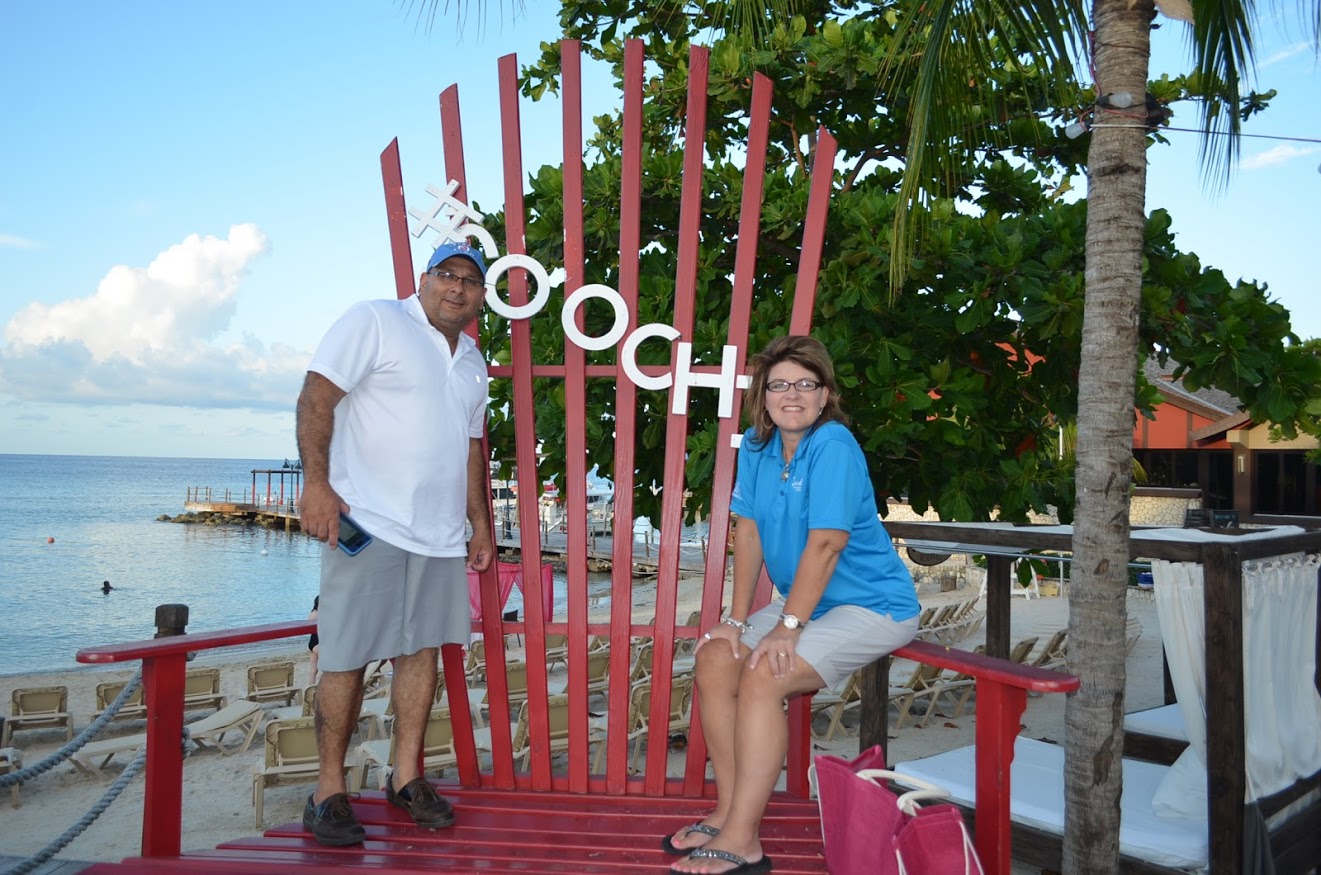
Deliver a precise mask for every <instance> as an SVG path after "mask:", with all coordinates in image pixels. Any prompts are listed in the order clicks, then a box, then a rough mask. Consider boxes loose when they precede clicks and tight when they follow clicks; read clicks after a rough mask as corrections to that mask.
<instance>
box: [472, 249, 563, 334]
mask: <svg viewBox="0 0 1321 875" xmlns="http://www.w3.org/2000/svg"><path fill="white" fill-rule="evenodd" d="M514 268H522V269H523V270H526V271H527V272H528V273H530V274H532V278H533V279H534V280H536V281H537V293H536V294H535V295H533V296H532V300H530V301H528V302H527V303H526V304H523V305H522V306H519V307H515V306H513V305H512V304H506V303H505V302H504V301H502V300H500V296H499V295H498V294H496V291H495V284H496V281H497V280H499V279H500V277H501V275H502V274H506V273H508V272H509V271H510V270H511V269H514ZM548 300H550V276H549V275H548V274H547V273H546V268H544V267H542V266H541V262H539V261H537V260H536V259H535V258H533V257H532V256H530V255H520V254H518V253H510V254H509V255H502V256H500V257H499V258H497V259H496V260H495V262H494V263H493V264H492V265H491V266H490V268H489V269H488V270H487V271H486V304H487V306H489V307H490V308H491V309H492V310H494V311H495V312H497V313H499V314H500V315H501V316H503V317H505V318H506V319H531V318H532V317H533V316H535V315H536V314H537V313H539V312H541V308H542V307H544V306H546V301H548Z"/></svg>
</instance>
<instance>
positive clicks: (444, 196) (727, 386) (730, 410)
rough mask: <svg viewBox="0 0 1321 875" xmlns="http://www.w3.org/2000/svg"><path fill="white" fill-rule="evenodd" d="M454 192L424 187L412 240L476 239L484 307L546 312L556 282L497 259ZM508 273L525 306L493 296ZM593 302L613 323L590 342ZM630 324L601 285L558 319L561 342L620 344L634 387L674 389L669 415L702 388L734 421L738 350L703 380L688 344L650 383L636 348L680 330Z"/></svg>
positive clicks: (538, 268)
mask: <svg viewBox="0 0 1321 875" xmlns="http://www.w3.org/2000/svg"><path fill="white" fill-rule="evenodd" d="M458 187H459V183H458V182H457V181H455V180H451V181H450V183H449V185H447V186H446V187H445V190H444V191H442V190H441V189H439V188H437V187H435V186H433V185H428V186H427V194H429V195H431V196H432V197H433V198H435V199H436V203H435V205H434V206H433V208H432V210H431V212H429V213H428V212H423V211H421V210H417V211H415V210H411V209H410V210H409V211H408V215H410V216H412V217H413V218H415V219H417V220H418V222H419V224H417V225H414V226H413V228H412V229H411V230H412V234H413V236H414V237H421V236H422V234H424V233H425V232H426V230H427V229H428V228H430V229H432V230H434V231H436V232H437V236H436V238H435V241H434V243H433V244H432V248H433V249H434V248H435V247H437V246H439V245H440V244H441V243H444V242H446V241H447V240H455V241H462V240H467V239H469V238H472V239H475V240H476V241H477V242H478V243H479V244H480V245H481V248H482V252H483V253H484V254H485V255H486V259H487V261H488V262H490V264H489V266H488V267H487V269H486V304H487V306H489V307H490V308H491V309H492V310H494V311H495V312H496V313H498V314H500V315H501V316H503V317H505V318H506V319H510V320H514V319H531V318H532V317H533V316H535V315H536V314H538V313H540V312H541V311H542V309H543V308H544V307H545V306H546V302H547V301H549V300H550V290H551V287H552V286H553V285H559V281H558V280H557V281H555V282H552V281H551V275H550V274H549V273H548V272H547V271H546V268H545V267H544V266H542V264H541V262H539V261H537V260H536V259H535V258H533V257H532V256H530V255H520V254H517V253H510V254H507V255H500V254H499V250H498V248H497V247H496V243H495V238H494V237H492V236H491V233H490V232H489V231H487V230H486V229H485V228H483V227H482V226H481V224H479V223H480V222H481V220H482V219H483V218H484V217H483V216H482V214H481V213H479V212H477V211H476V210H474V209H472V208H471V207H469V206H468V205H467V204H465V203H463V202H462V201H459V200H457V199H456V198H455V197H454V192H455V191H457V190H458ZM460 223H463V224H460ZM511 270H524V271H527V273H528V274H530V275H531V277H532V280H533V283H534V284H535V286H536V290H535V292H534V293H533V295H532V297H531V298H530V299H529V300H528V302H527V303H526V304H522V305H519V306H514V305H513V304H510V303H508V302H506V301H504V300H503V299H501V297H500V295H499V294H498V293H497V292H496V288H495V284H496V283H497V282H498V281H499V279H500V277H502V276H504V275H505V274H506V273H508V272H509V271H511ZM592 298H599V299H601V300H603V301H606V302H608V303H609V304H610V306H611V308H612V309H613V310H614V316H615V318H614V321H613V322H612V323H611V325H610V330H608V331H607V332H606V333H605V334H602V335H601V336H600V337H591V336H589V335H587V334H585V333H584V332H582V331H581V330H579V328H578V323H577V315H578V309H579V308H580V307H582V306H583V304H584V303H586V302H587V301H588V300H590V299H592ZM628 321H629V313H628V303H627V302H626V301H625V300H624V296H623V295H621V294H619V292H618V291H616V290H615V289H612V288H610V287H609V286H607V285H603V284H601V283H591V284H589V285H585V286H583V287H581V288H579V289H576V290H574V291H573V293H572V294H570V295H569V296H568V297H567V298H565V300H564V310H563V311H562V312H561V313H560V326H561V328H563V329H564V336H565V337H566V338H567V339H568V340H570V341H571V342H572V343H573V344H574V345H575V346H578V347H581V348H582V349H587V350H597V351H599V350H603V349H609V348H610V347H612V346H616V345H618V344H619V342H620V341H621V340H622V341H623V345H622V346H621V347H620V350H619V355H620V364H621V365H622V366H623V368H624V373H625V374H626V375H627V376H628V378H629V379H630V380H632V381H633V383H634V385H636V386H638V387H639V388H642V389H653V390H663V389H668V388H670V387H671V386H673V387H674V393H673V398H674V400H673V402H672V404H671V407H670V412H671V413H677V414H682V413H683V412H684V411H685V410H686V409H687V408H688V390H689V389H691V388H694V387H701V388H707V389H717V390H719V392H720V399H719V402H718V404H717V415H719V416H720V417H721V418H722V419H723V418H727V417H730V416H733V415H734V391H735V390H736V389H746V388H747V387H748V384H749V378H748V377H747V375H745V374H736V373H735V369H736V368H737V366H738V347H736V346H729V345H725V346H724V347H722V348H721V358H720V370H719V371H718V372H717V373H713V374H703V373H694V372H693V369H692V367H693V345H692V344H691V343H687V342H684V343H680V344H679V345H678V348H677V349H676V350H675V352H674V370H673V373H669V374H661V375H659V376H655V377H649V376H647V375H646V374H644V373H643V372H642V369H641V368H640V367H638V361H637V351H638V347H639V346H641V345H642V343H643V342H644V341H647V340H650V339H651V338H653V337H655V338H663V339H664V340H666V341H668V342H671V343H672V342H674V341H675V340H676V339H678V337H679V336H680V335H679V330H678V329H677V328H675V327H674V326H672V325H663V324H661V323H659V322H652V323H649V324H647V325H641V326H638V328H637V329H635V330H634V331H633V332H632V333H631V334H629V333H628ZM626 334H627V335H628V336H627V337H625V335H626ZM739 437H740V436H739V435H734V436H733V439H732V441H731V444H732V445H733V446H735V447H737V446H738V442H739Z"/></svg>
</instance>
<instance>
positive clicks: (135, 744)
mask: <svg viewBox="0 0 1321 875" xmlns="http://www.w3.org/2000/svg"><path fill="white" fill-rule="evenodd" d="M263 716H265V715H264V714H263V712H262V710H261V706H260V705H258V704H257V703H255V702H249V701H248V700H246V699H239V700H238V701H237V702H231V703H229V704H228V705H226V706H225V707H224V708H221V709H220V710H219V711H217V712H216V713H214V714H210V715H208V716H206V717H203V718H202V719H200V720H194V721H193V722H192V723H189V724H188V738H189V739H190V740H192V741H193V742H194V743H195V744H196V745H197V746H198V747H199V748H204V747H211V748H215V749H216V750H218V751H220V753H221V754H223V755H225V756H228V755H229V754H232V753H242V752H243V751H245V750H247V749H248V746H249V745H251V744H252V739H253V738H255V737H256V735H257V729H258V727H260V726H261V721H262V717H263ZM231 732H236V733H240V734H241V735H242V741H239V742H237V743H231V744H229V745H226V744H225V736H226V735H227V734H228V733H231ZM146 743H147V733H145V732H138V733H135V734H133V735H123V736H120V737H119V738H106V739H103V740H101V741H93V742H89V743H88V744H85V745H83V747H82V749H80V750H79V751H78V752H77V753H75V754H73V756H71V757H69V762H70V763H72V764H73V767H74V768H75V769H77V770H78V771H80V772H82V773H83V774H85V775H95V776H96V777H98V778H102V779H108V778H109V777H110V776H109V775H107V774H106V773H105V771H103V770H104V769H105V767H106V766H108V765H110V761H111V760H113V759H114V758H115V757H116V756H117V755H118V754H121V753H136V752H137V750H138V748H140V747H142V746H143V745H144V744H146Z"/></svg>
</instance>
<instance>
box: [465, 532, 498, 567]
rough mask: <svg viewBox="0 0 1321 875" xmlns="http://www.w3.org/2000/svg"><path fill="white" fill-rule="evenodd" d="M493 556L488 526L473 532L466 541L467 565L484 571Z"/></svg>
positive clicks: (493, 551) (493, 548) (489, 565)
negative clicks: (470, 537)
mask: <svg viewBox="0 0 1321 875" xmlns="http://www.w3.org/2000/svg"><path fill="white" fill-rule="evenodd" d="M494 557H495V547H494V545H493V544H492V543H491V532H490V531H489V528H487V529H478V530H477V531H475V532H473V533H472V540H471V541H469V542H468V567H469V568H471V569H472V570H473V571H477V572H482V571H485V570H486V569H488V568H490V567H491V560H492V559H493V558H494Z"/></svg>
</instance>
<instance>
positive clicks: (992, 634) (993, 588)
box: [986, 555, 1014, 659]
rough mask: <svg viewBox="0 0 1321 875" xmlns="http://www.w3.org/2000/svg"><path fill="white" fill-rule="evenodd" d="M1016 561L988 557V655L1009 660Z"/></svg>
mask: <svg viewBox="0 0 1321 875" xmlns="http://www.w3.org/2000/svg"><path fill="white" fill-rule="evenodd" d="M1013 565H1014V560H1013V559H1012V558H1010V557H1009V556H995V555H990V556H987V557H986V653H987V655H988V656H998V657H999V658H1000V659H1008V658H1009V603H1010V602H1011V601H1012V598H1011V596H1010V594H1009V588H1010V587H1011V586H1013V581H1011V580H1010V579H1009V578H1010V570H1011V569H1012V568H1013Z"/></svg>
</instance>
